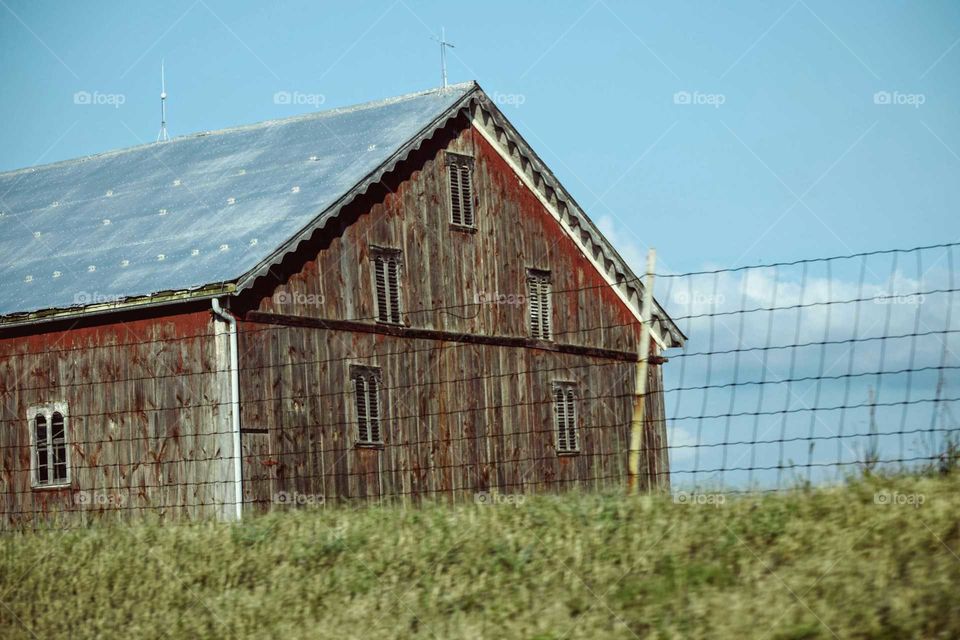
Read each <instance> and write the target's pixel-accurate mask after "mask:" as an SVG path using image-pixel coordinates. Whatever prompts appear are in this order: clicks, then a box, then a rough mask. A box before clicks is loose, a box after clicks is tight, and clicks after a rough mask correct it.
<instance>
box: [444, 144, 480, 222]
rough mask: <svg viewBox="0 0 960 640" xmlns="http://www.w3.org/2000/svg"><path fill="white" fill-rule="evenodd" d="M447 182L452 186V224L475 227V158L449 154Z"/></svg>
mask: <svg viewBox="0 0 960 640" xmlns="http://www.w3.org/2000/svg"><path fill="white" fill-rule="evenodd" d="M447 182H448V184H449V186H450V222H451V224H453V225H454V226H458V227H470V228H473V227H475V226H476V219H475V218H476V216H475V213H474V210H475V205H476V203H475V202H474V194H473V158H471V157H470V156H462V155H459V154H454V153H447Z"/></svg>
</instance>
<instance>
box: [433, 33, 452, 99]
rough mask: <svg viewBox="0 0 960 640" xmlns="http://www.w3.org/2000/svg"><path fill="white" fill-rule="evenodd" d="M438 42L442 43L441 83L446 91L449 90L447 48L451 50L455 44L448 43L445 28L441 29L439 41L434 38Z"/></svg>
mask: <svg viewBox="0 0 960 640" xmlns="http://www.w3.org/2000/svg"><path fill="white" fill-rule="evenodd" d="M433 39H434V40H435V41H436V42H439V43H440V82H441V85H440V86H442V87H443V88H444V89H446V88H447V47H450V48H451V49H453V48H454V46H453V44H451V43H449V42H447V30H446V29H445V28H444V27H440V39H439V40H438V39H437V38H436V36H434V38H433Z"/></svg>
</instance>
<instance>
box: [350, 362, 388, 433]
mask: <svg viewBox="0 0 960 640" xmlns="http://www.w3.org/2000/svg"><path fill="white" fill-rule="evenodd" d="M380 375H381V374H380V369H379V367H363V366H358V365H351V367H350V378H351V379H352V380H353V393H354V401H355V403H356V407H357V444H358V445H378V444H381V443H382V442H383V435H382V434H381V430H380Z"/></svg>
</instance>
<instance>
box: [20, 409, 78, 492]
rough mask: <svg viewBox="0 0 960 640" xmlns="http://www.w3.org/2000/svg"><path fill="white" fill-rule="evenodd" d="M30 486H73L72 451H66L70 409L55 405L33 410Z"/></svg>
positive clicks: (29, 413)
mask: <svg viewBox="0 0 960 640" xmlns="http://www.w3.org/2000/svg"><path fill="white" fill-rule="evenodd" d="M27 422H28V424H29V428H30V449H31V451H30V475H31V477H30V483H31V486H33V487H62V486H67V485H69V484H70V450H69V448H68V447H67V406H66V405H65V404H63V403H59V402H58V403H54V404H47V405H39V406H34V407H30V409H29V411H28V413H27Z"/></svg>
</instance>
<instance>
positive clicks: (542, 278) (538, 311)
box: [527, 269, 553, 340]
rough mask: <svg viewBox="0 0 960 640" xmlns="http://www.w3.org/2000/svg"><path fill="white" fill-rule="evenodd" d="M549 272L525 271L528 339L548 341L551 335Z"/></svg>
mask: <svg viewBox="0 0 960 640" xmlns="http://www.w3.org/2000/svg"><path fill="white" fill-rule="evenodd" d="M550 289H551V284H550V272H549V271H538V270H534V269H530V270H528V271H527V309H528V310H529V314H530V315H529V325H530V337H532V338H536V339H538V340H550V339H551V336H552V335H553V332H552V329H551V326H550V321H551V318H552V313H553V311H552V305H551V302H550Z"/></svg>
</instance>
